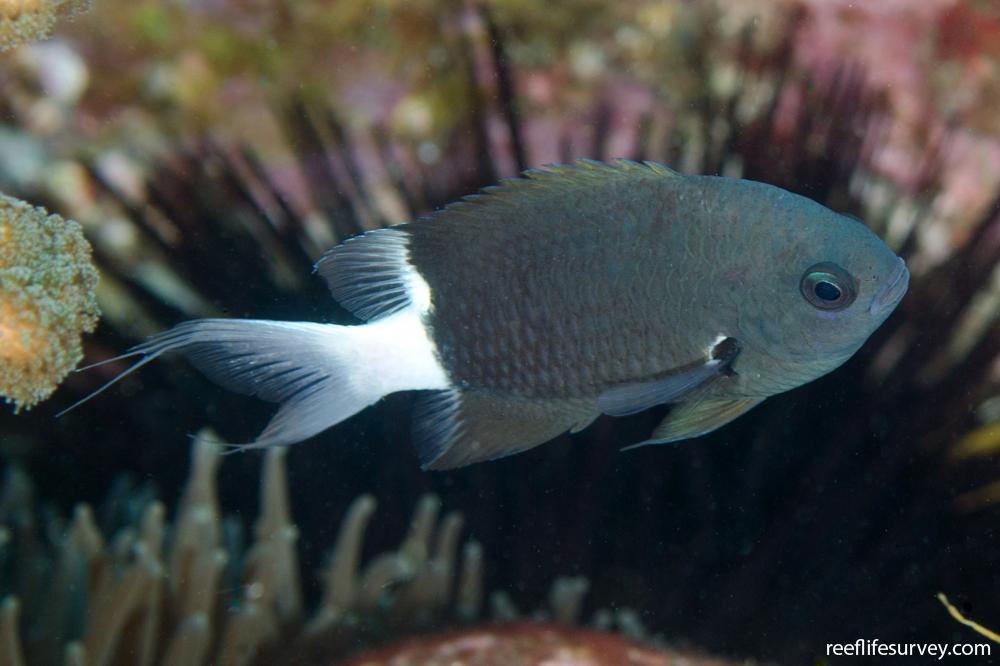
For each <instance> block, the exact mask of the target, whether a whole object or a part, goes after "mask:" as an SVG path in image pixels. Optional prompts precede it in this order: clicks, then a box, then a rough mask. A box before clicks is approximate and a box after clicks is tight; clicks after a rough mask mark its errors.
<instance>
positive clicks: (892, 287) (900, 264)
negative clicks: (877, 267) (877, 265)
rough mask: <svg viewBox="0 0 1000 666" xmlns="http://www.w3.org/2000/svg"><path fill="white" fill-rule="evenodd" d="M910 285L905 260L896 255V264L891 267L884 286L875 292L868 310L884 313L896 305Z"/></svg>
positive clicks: (873, 312) (872, 312)
mask: <svg viewBox="0 0 1000 666" xmlns="http://www.w3.org/2000/svg"><path fill="white" fill-rule="evenodd" d="M909 285H910V271H908V270H906V262H905V261H903V259H902V258H901V257H896V266H895V267H894V268H893V269H892V273H891V274H890V275H889V279H888V281H887V283H886V284H885V286H883V287H882V288H881V289H879V290H878V291H877V292H875V296H874V297H873V298H872V302H871V305H869V306H868V312H870V313H871V314H873V315H881V314H885V313H886V312H887V311H890V310H892V309H893V308H894V307H896V304H897V303H899V301H900V300H902V298H903V296H904V295H905V294H906V289H907V287H909Z"/></svg>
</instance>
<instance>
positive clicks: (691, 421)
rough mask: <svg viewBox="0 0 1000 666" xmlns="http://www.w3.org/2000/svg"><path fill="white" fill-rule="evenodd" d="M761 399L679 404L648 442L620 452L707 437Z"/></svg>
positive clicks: (758, 402) (751, 407)
mask: <svg viewBox="0 0 1000 666" xmlns="http://www.w3.org/2000/svg"><path fill="white" fill-rule="evenodd" d="M763 400H764V398H743V399H739V400H699V401H696V402H689V403H682V404H679V405H677V406H675V407H674V408H673V409H671V411H670V413H669V414H667V416H666V418H664V419H663V421H661V422H660V425H658V426H656V430H654V431H653V434H652V435H651V436H650V438H649V439H647V440H646V441H644V442H639V443H638V444H633V445H632V446H628V447H625V448H624V449H622V450H623V451H627V450H628V449H634V448H636V447H639V446H646V445H647V444H669V443H670V442H678V441H680V440H682V439H690V438H692V437H698V436H700V435H706V434H708V433H710V432H712V431H713V430H716V429H718V428H721V427H722V426H724V425H726V424H727V423H729V422H730V421H732V420H733V419H735V418H737V417H739V416H741V415H743V414H745V413H746V412H748V411H750V410H751V409H753V408H754V407H756V406H757V405H759V404H760V403H761V402H762V401H763Z"/></svg>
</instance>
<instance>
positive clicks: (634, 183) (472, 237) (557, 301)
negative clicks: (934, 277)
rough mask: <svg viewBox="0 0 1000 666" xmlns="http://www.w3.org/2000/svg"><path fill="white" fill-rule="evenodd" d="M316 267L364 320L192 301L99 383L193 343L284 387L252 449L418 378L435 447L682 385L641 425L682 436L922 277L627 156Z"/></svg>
mask: <svg viewBox="0 0 1000 666" xmlns="http://www.w3.org/2000/svg"><path fill="white" fill-rule="evenodd" d="M314 272H315V273H317V274H318V275H319V276H320V277H321V278H322V279H323V280H325V281H326V284H327V285H328V287H329V289H330V292H331V294H332V296H333V298H334V299H336V300H337V301H338V302H339V303H340V304H341V305H343V306H344V307H345V308H347V309H348V310H349V311H350V312H351V313H353V315H354V316H355V317H356V318H357V319H358V321H359V322H360V323H357V324H353V325H340V324H329V323H315V322H292V321H269V320H241V319H196V320H191V321H186V322H183V323H180V324H178V325H177V326H175V327H174V328H171V329H169V330H166V331H164V332H162V333H159V334H157V335H154V336H152V337H151V338H149V339H148V340H146V341H145V342H143V343H141V344H139V345H137V346H135V347H133V348H131V349H129V350H128V351H127V352H126V353H125V354H123V355H122V356H120V357H118V358H136V357H138V360H137V361H136V362H135V363H134V364H133V365H132V366H131V367H130V368H128V369H127V370H126V371H124V372H123V373H122V374H121V375H119V376H118V377H116V378H114V379H112V380H111V382H109V383H108V384H107V385H105V386H104V387H102V388H101V389H98V391H96V392H95V394H96V393H99V392H100V391H102V390H104V389H105V388H107V386H109V385H110V384H112V383H114V382H115V381H118V380H119V379H120V378H121V377H123V376H125V375H126V374H128V373H130V372H133V371H135V370H137V369H138V368H139V367H141V366H142V365H144V364H146V363H148V362H150V361H152V360H154V359H156V358H158V357H160V356H161V355H163V354H167V353H171V352H176V353H179V354H181V355H182V356H184V357H186V358H187V359H188V360H189V361H190V362H191V363H193V364H194V365H195V366H196V367H197V368H199V369H200V370H201V371H202V372H203V373H204V374H205V375H207V376H208V377H209V378H210V379H212V380H214V381H215V382H217V383H218V384H220V385H222V386H223V387H225V388H227V389H229V390H232V391H236V392H239V393H243V394H248V395H253V396H257V397H258V398H260V399H263V400H266V401H270V402H274V403H278V404H279V407H278V410H277V412H276V413H275V415H274V416H273V418H272V419H271V420H270V422H269V423H268V424H267V426H266V427H265V428H264V430H263V431H262V432H261V433H260V435H259V436H258V437H257V438H256V439H255V440H254V441H253V442H249V443H246V444H242V445H237V448H238V449H241V450H242V449H253V448H264V447H271V446H285V445H290V444H295V443H297V442H301V441H303V440H306V439H308V438H310V437H313V436H314V435H316V434H318V433H320V432H322V431H324V430H326V429H328V428H330V427H332V426H334V425H336V424H338V423H340V422H341V421H344V420H345V419H348V418H350V417H351V416H353V415H354V414H357V413H358V412H360V411H361V410H363V409H365V408H366V407H368V406H370V405H372V404H374V403H376V402H378V401H379V400H381V399H382V398H383V397H384V396H387V395H389V394H393V393H397V392H402V391H415V392H418V393H417V394H416V398H415V401H414V407H413V442H414V445H415V447H416V451H417V455H418V458H419V461H420V464H421V466H422V467H423V468H424V469H434V470H442V469H452V468H456V467H461V466H464V465H469V464H472V463H477V462H481V461H486V460H493V459H496V458H501V457H504V456H508V455H511V454H514V453H517V452H520V451H524V450H527V449H530V448H533V447H535V446H538V445H540V444H543V443H545V442H547V441H549V440H551V439H553V438H555V437H557V436H559V435H561V434H562V433H565V432H567V431H569V432H579V431H580V430H582V429H584V428H586V427H587V426H588V425H589V424H591V423H592V422H593V421H594V420H595V419H597V418H598V417H600V416H602V415H607V416H611V417H620V416H626V415H629V414H635V413H638V412H642V411H645V410H647V409H650V408H652V407H655V406H658V405H666V404H669V405H671V408H670V411H669V412H668V413H667V415H666V416H665V418H664V419H663V421H662V422H661V423H660V424H659V425H658V426H657V427H656V428H655V430H654V431H653V432H652V433H651V435H650V436H649V438H648V439H646V440H644V441H642V442H639V443H638V444H636V445H635V446H643V445H648V444H665V443H670V442H677V441H681V440H686V439H691V438H694V437H698V436H701V435H704V434H707V433H709V432H712V431H714V430H716V429H718V428H720V427H722V426H723V425H725V424H727V423H729V422H730V421H732V420H733V419H736V418H738V417H739V416H741V415H742V414H745V413H746V412H748V411H749V410H751V409H753V408H754V407H755V406H757V405H759V404H760V403H761V402H762V401H764V400H766V399H767V398H768V397H770V396H773V395H776V394H779V393H782V392H785V391H788V390H791V389H794V388H796V387H798V386H801V385H802V384H805V383H807V382H810V381H813V380H815V379H817V378H818V377H821V376H823V375H825V374H827V373H829V372H831V371H832V370H834V369H836V368H837V367H838V366H840V365H841V364H843V363H844V362H845V361H846V360H847V359H848V358H850V357H851V356H852V355H853V354H854V353H855V352H857V350H858V349H859V348H860V347H861V346H862V345H863V344H864V342H865V341H866V340H867V339H868V338H869V336H871V334H872V333H873V332H874V331H875V330H876V329H877V328H878V327H879V326H880V325H881V324H882V322H883V321H885V319H886V318H887V317H888V316H889V315H890V314H891V313H892V311H893V310H894V309H895V308H896V306H897V304H898V303H899V302H900V300H901V299H902V298H903V296H904V294H905V293H906V290H907V285H908V280H909V273H908V271H907V269H906V265H905V262H904V261H903V259H901V258H900V257H898V256H896V254H894V253H893V251H892V250H891V249H890V248H889V247H888V246H887V245H886V244H885V243H884V242H883V241H882V240H881V239H880V238H879V237H878V236H877V235H876V234H875V233H873V232H872V231H871V230H870V229H869V228H868V227H867V226H865V224H864V223H863V222H861V221H860V220H858V219H857V218H854V217H852V216H849V215H845V214H839V213H836V212H834V211H832V210H830V209H828V208H826V207H824V206H822V205H820V204H819V203H817V202H815V201H812V200H810V199H808V198H806V197H802V196H799V195H796V194H793V193H791V192H788V191H786V190H783V189H781V188H778V187H774V186H772V185H768V184H765V183H760V182H754V181H749V180H742V179H736V178H727V177H720V176H700V175H682V174H680V173H678V172H676V171H674V170H672V169H670V168H668V167H666V166H664V165H662V164H659V163H656V162H635V161H630V160H617V161H615V162H600V161H593V160H577V161H575V162H573V163H570V164H553V165H547V166H545V167H542V168H538V169H533V170H529V171H526V172H524V173H523V174H522V175H521V176H520V177H518V178H512V179H508V180H505V181H501V183H500V184H499V185H496V186H491V187H487V188H485V189H483V190H481V191H480V192H479V193H477V194H473V195H470V196H467V197H465V198H463V199H462V200H460V201H457V202H455V203H452V204H449V205H448V206H445V207H444V208H442V209H440V210H437V211H435V212H433V213H431V214H429V215H427V216H424V217H421V218H419V219H417V220H415V221H412V222H408V223H404V224H399V225H396V226H392V227H386V228H382V229H375V230H371V231H367V232H365V233H362V234H360V235H357V236H354V237H351V238H348V239H346V240H345V241H343V242H342V243H340V244H339V245H337V246H335V247H333V248H332V249H330V250H328V251H327V252H326V253H325V254H323V255H322V256H321V257H320V258H319V260H318V261H317V262H316V264H315V267H314ZM112 360H113V359H112ZM629 448H632V447H629Z"/></svg>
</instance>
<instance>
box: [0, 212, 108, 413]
mask: <svg viewBox="0 0 1000 666" xmlns="http://www.w3.org/2000/svg"><path fill="white" fill-rule="evenodd" d="M96 286H97V270H96V269H95V268H94V266H93V264H92V263H91V258H90V245H89V244H88V243H87V241H86V240H85V239H84V237H83V233H82V231H81V229H80V226H79V225H78V224H77V223H76V222H72V221H67V220H63V219H62V218H61V217H59V216H58V215H48V213H47V212H46V211H45V209H44V208H35V207H32V206H30V205H29V204H26V203H24V202H23V201H18V200H17V199H14V198H11V197H7V196H4V195H2V194H0V396H3V397H4V398H5V399H6V400H8V401H13V403H14V407H15V410H18V409H21V408H28V407H31V406H32V405H34V404H35V403H37V402H39V401H40V400H44V399H45V398H46V397H48V396H49V394H51V393H52V391H54V390H55V388H56V386H57V385H58V384H59V382H60V381H61V380H62V378H63V377H65V376H66V373H68V372H69V371H70V370H72V369H73V368H74V367H75V366H76V364H77V363H78V362H79V361H80V358H82V356H83V352H82V349H81V343H80V335H81V333H85V332H86V333H89V332H90V331H93V330H94V327H95V326H96V325H97V319H98V316H99V311H98V307H97V300H96V299H95V296H94V289H95V287H96Z"/></svg>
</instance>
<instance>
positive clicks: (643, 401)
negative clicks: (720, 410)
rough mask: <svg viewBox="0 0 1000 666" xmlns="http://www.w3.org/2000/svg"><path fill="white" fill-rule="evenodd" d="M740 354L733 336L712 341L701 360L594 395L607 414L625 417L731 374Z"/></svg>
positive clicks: (679, 397) (683, 395) (686, 393)
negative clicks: (710, 346) (712, 343)
mask: <svg viewBox="0 0 1000 666" xmlns="http://www.w3.org/2000/svg"><path fill="white" fill-rule="evenodd" d="M739 353H740V347H739V343H738V342H737V341H736V340H735V339H734V338H723V339H722V340H720V341H719V342H717V343H715V344H714V345H713V346H712V348H711V349H710V350H709V352H708V354H706V357H705V359H704V360H701V361H697V362H694V363H689V364H688V365H685V366H681V367H679V368H676V369H674V370H671V371H669V372H667V373H665V374H663V375H660V376H658V377H655V378H653V379H649V380H643V381H639V382H634V383H630V384H622V385H621V386H615V387H612V388H610V389H608V390H606V391H605V392H604V393H602V394H601V395H600V396H598V398H597V406H598V408H600V410H601V411H602V412H604V413H605V414H607V415H609V416H628V415H629V414H636V413H638V412H642V411H645V410H647V409H649V408H650V407H655V406H656V405H663V404H666V403H668V402H677V401H679V400H681V399H683V398H684V397H685V396H687V395H689V394H691V393H692V392H694V391H695V390H697V389H700V388H703V387H704V386H706V385H707V384H709V383H711V382H713V381H715V380H716V379H718V378H720V377H724V376H726V375H728V374H731V373H732V370H731V366H732V363H733V361H734V360H736V357H737V356H738V355H739Z"/></svg>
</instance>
